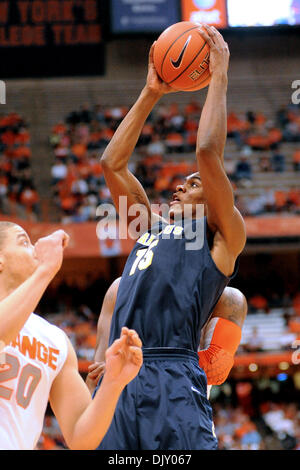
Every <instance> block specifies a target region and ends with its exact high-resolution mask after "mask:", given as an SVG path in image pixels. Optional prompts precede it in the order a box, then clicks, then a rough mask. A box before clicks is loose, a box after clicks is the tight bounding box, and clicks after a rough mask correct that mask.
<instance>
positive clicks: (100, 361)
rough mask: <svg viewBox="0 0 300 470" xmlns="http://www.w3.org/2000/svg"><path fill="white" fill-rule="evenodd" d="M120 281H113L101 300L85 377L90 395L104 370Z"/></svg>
mask: <svg viewBox="0 0 300 470" xmlns="http://www.w3.org/2000/svg"><path fill="white" fill-rule="evenodd" d="M120 280H121V278H120V277H119V278H118V279H115V280H114V282H113V283H112V284H111V286H110V287H109V289H108V290H107V292H106V294H105V296H104V299H103V304H102V307H101V311H100V315H99V319H98V324H97V339H96V348H95V355H94V362H93V364H91V365H90V366H89V368H88V370H89V373H88V375H87V377H86V384H87V386H88V388H89V390H90V392H91V393H93V392H94V389H95V387H96V385H97V383H98V380H99V378H100V377H101V376H102V375H103V373H104V370H105V352H106V350H107V348H108V342H109V332H110V325H111V319H112V316H113V313H114V308H115V303H116V299H117V293H118V288H119V284H120Z"/></svg>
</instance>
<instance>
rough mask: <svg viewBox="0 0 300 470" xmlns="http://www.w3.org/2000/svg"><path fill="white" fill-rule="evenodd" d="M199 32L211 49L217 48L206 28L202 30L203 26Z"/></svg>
mask: <svg viewBox="0 0 300 470" xmlns="http://www.w3.org/2000/svg"><path fill="white" fill-rule="evenodd" d="M197 32H198V33H199V34H200V36H201V37H202V39H203V40H204V41H205V42H207V44H208V45H209V47H210V48H213V47H215V43H214V42H213V40H212V38H211V37H210V36H209V34H208V33H207V31H206V30H205V29H204V28H202V26H201V27H199V28H198V29H197Z"/></svg>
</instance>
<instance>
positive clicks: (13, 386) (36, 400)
mask: <svg viewBox="0 0 300 470" xmlns="http://www.w3.org/2000/svg"><path fill="white" fill-rule="evenodd" d="M67 351H68V344H67V337H66V335H65V333H64V332H63V331H62V330H61V329H59V328H58V327H56V326H54V325H51V324H50V323H49V322H47V321H46V320H44V319H43V318H41V317H39V316H38V315H35V314H34V313H32V314H31V315H30V317H29V318H28V320H27V322H26V323H25V325H24V327H23V328H22V330H21V331H20V333H19V335H18V336H17V338H15V340H14V341H12V342H11V343H10V344H9V345H7V346H5V348H4V349H3V351H2V352H1V353H0V449H1V450H30V449H34V448H35V446H36V443H37V441H38V439H39V437H40V435H41V432H42V429H43V422H44V416H45V412H46V408H47V403H48V399H49V393H50V389H51V386H52V383H53V380H54V379H55V377H56V376H57V374H58V373H59V372H60V370H61V368H62V366H63V365H64V362H65V360H66V357H67Z"/></svg>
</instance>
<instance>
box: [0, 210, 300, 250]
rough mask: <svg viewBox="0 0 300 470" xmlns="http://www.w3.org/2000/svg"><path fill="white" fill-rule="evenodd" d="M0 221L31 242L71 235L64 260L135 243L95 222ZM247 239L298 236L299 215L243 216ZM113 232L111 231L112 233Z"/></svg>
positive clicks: (120, 228) (119, 228) (119, 230)
mask: <svg viewBox="0 0 300 470" xmlns="http://www.w3.org/2000/svg"><path fill="white" fill-rule="evenodd" d="M0 220H10V221H12V222H15V223H17V224H19V225H21V227H23V228H24V229H25V230H26V232H27V233H28V235H29V236H30V238H31V240H32V242H33V243H35V242H36V240H38V238H40V237H44V236H46V235H49V234H50V233H52V232H54V231H55V230H58V229H63V230H65V231H66V232H67V233H68V235H69V236H70V243H69V246H68V248H67V249H66V251H65V257H66V258H78V257H79V258H81V257H82V258H93V257H111V256H119V255H123V256H127V255H129V253H130V251H131V249H132V247H133V245H134V241H133V240H132V239H131V238H129V237H128V238H123V239H118V238H117V239H113V238H114V237H112V238H106V239H104V237H103V233H100V230H99V224H98V223H97V222H85V223H82V224H78V223H77V224H66V225H62V224H53V223H33V222H28V221H24V220H21V219H16V218H12V217H6V216H3V215H1V216H0ZM245 224H246V230H247V237H248V238H255V237H262V238H263V237H290V236H292V237H295V236H299V237H300V216H291V217H270V218H266V217H264V218H263V217H262V218H260V217H246V218H245ZM116 231H117V233H121V234H123V237H124V235H125V236H126V233H127V229H126V227H125V226H124V225H118V223H117V222H116ZM112 233H114V231H113V232H112Z"/></svg>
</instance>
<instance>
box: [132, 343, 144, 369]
mask: <svg viewBox="0 0 300 470" xmlns="http://www.w3.org/2000/svg"><path fill="white" fill-rule="evenodd" d="M129 351H130V352H131V359H132V361H133V362H134V364H137V365H138V364H142V362H143V353H142V350H141V349H140V348H138V347H136V346H129Z"/></svg>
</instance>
